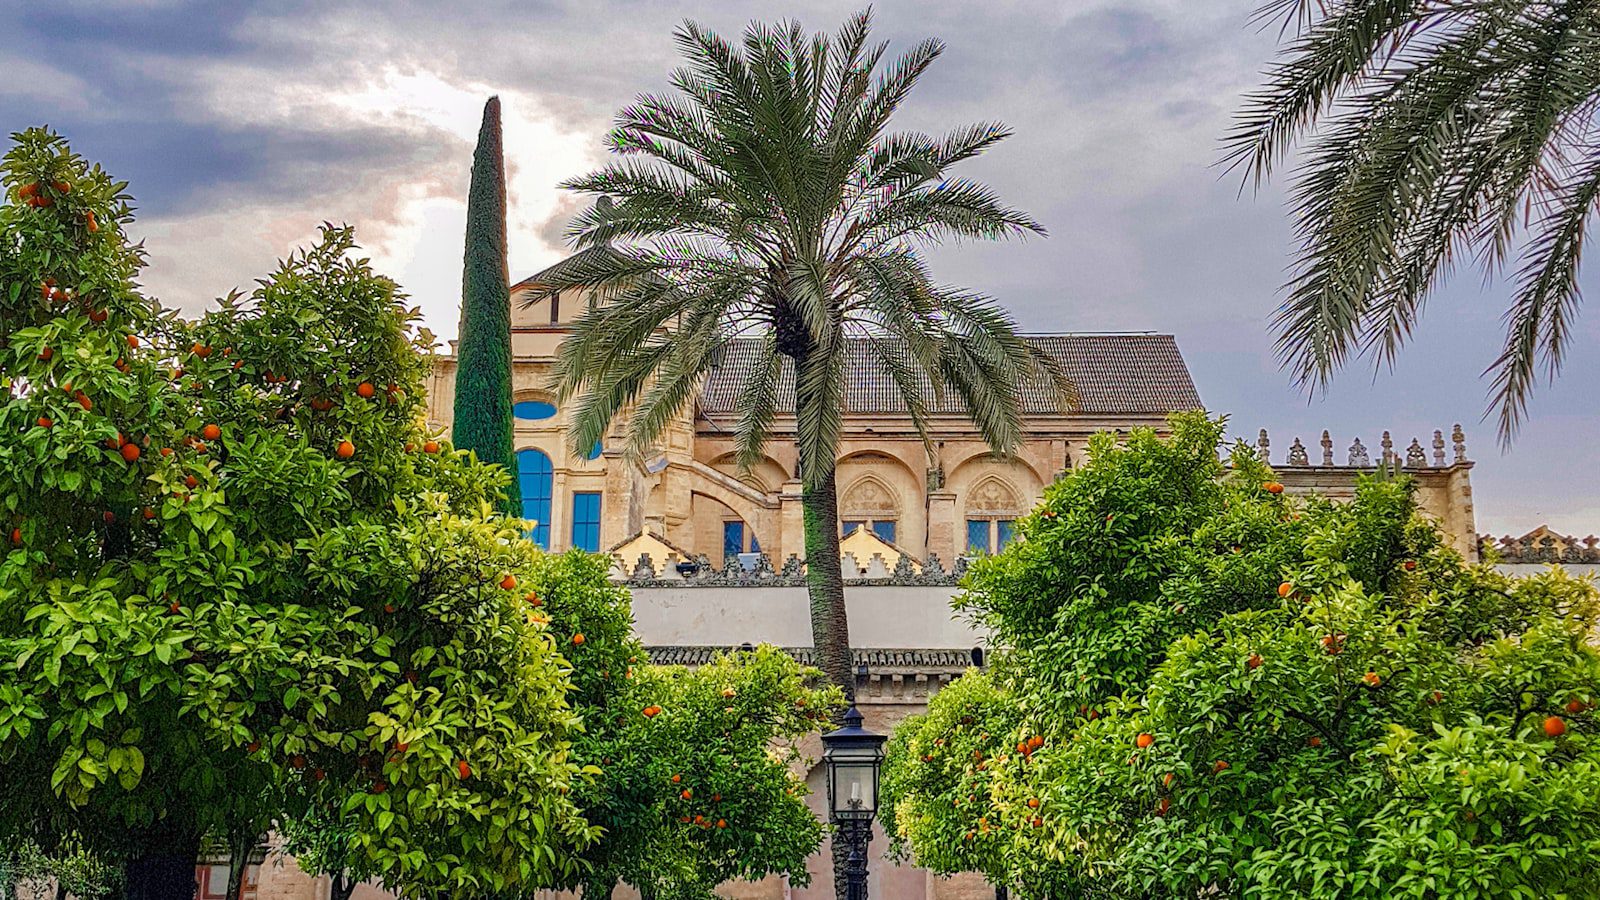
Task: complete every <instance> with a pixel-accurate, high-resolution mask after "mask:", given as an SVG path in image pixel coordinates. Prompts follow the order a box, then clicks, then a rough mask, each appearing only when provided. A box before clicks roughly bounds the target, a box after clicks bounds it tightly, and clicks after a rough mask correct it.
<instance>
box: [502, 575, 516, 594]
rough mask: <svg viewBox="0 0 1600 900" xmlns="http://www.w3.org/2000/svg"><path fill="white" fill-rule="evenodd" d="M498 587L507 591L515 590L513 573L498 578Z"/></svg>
mask: <svg viewBox="0 0 1600 900" xmlns="http://www.w3.org/2000/svg"><path fill="white" fill-rule="evenodd" d="M500 587H501V589H503V590H507V591H514V590H516V589H517V576H515V575H507V576H506V577H504V578H502V579H500Z"/></svg>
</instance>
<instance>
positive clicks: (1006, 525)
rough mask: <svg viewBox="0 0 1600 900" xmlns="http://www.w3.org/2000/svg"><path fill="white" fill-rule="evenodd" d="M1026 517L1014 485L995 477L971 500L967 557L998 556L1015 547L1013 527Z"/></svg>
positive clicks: (975, 491) (981, 485)
mask: <svg viewBox="0 0 1600 900" xmlns="http://www.w3.org/2000/svg"><path fill="white" fill-rule="evenodd" d="M1021 515H1022V500H1021V498H1019V497H1018V496H1017V491H1016V489H1015V488H1013V487H1012V486H1011V485H1009V484H1007V483H1006V482H1004V481H1002V480H1000V479H999V478H997V477H995V476H993V475H991V476H989V477H988V478H985V479H983V480H982V481H980V482H978V484H977V485H975V486H974V487H973V488H972V490H971V492H970V493H969V494H968V496H967V553H968V554H969V555H973V556H981V555H985V554H989V553H998V552H1000V551H1001V550H1004V549H1005V546H1006V544H1009V543H1011V536H1012V524H1013V523H1014V522H1015V521H1016V519H1017V518H1018V517H1019V516H1021Z"/></svg>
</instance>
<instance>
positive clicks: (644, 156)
mask: <svg viewBox="0 0 1600 900" xmlns="http://www.w3.org/2000/svg"><path fill="white" fill-rule="evenodd" d="M870 24H871V23H870V16H869V15H868V14H867V13H861V14H858V15H856V16H854V17H853V18H851V19H850V20H849V21H848V22H847V23H845V25H844V26H843V28H841V29H840V31H839V32H838V33H837V34H835V35H831V36H830V35H823V34H816V35H810V34H807V33H806V32H805V31H804V30H803V29H802V28H801V27H800V26H799V25H798V24H793V23H786V24H782V25H778V26H768V25H763V24H752V25H751V26H749V28H748V29H747V30H746V32H745V34H744V38H743V41H742V42H741V43H740V44H737V45H735V44H731V43H729V42H727V41H725V40H724V39H722V38H720V37H718V36H717V35H715V34H713V33H712V32H710V31H707V30H706V29H704V28H702V27H701V26H699V25H696V24H694V23H686V24H685V25H683V26H682V27H681V28H679V29H678V31H677V32H676V38H677V43H678V46H679V48H680V49H681V51H682V53H683V56H684V58H685V59H684V65H683V66H682V67H681V68H679V69H678V70H677V71H675V72H674V73H673V76H672V86H673V88H674V89H675V90H674V92H672V93H670V94H660V95H655V94H647V95H643V96H641V97H639V98H638V99H637V100H636V101H635V102H634V103H633V104H632V105H630V106H628V107H626V108H624V109H623V110H622V111H621V112H620V113H619V114H618V116H617V122H616V127H615V128H614V130H613V131H612V133H611V138H610V140H611V147H612V150H613V151H614V152H615V153H616V154H617V155H618V156H619V157H620V158H619V159H618V160H617V161H615V162H613V163H612V164H610V165H608V166H606V167H605V168H602V169H600V170H599V171H596V172H593V173H591V174H589V175H586V176H583V177H581V178H576V179H574V180H572V181H570V182H568V183H567V184H566V185H565V186H566V187H567V188H570V189H572V190H576V191H581V192H585V193H589V194H594V195H603V196H609V197H613V198H615V199H616V202H615V204H614V205H613V204H597V205H596V207H595V208H594V209H593V210H591V211H589V212H587V213H584V214H581V215H580V216H579V217H578V218H577V219H576V220H575V221H574V222H573V225H572V233H573V236H574V238H575V239H576V243H577V245H578V246H579V247H582V248H585V249H588V250H591V251H593V252H584V253H580V254H579V255H577V256H575V257H573V258H572V259H571V260H569V263H570V264H568V265H563V266H560V267H558V268H557V270H556V271H555V272H554V273H551V277H549V278H547V279H546V284H545V289H546V290H547V291H560V290H567V289H576V290H583V291H593V292H598V293H599V294H600V295H601V297H602V299H603V302H598V303H596V304H595V305H594V306H593V307H592V308H591V309H590V310H589V311H588V312H587V313H586V314H584V315H583V316H582V317H581V318H580V319H579V320H578V321H577V322H576V323H575V324H574V325H573V331H572V334H571V336H570V337H569V338H568V339H567V340H566V341H565V342H564V343H563V344H562V347H561V351H560V356H559V362H558V371H559V376H560V380H561V388H560V391H561V396H562V398H563V399H568V398H573V397H576V398H578V404H577V409H576V413H575V417H574V421H573V424H572V428H571V434H570V438H571V441H572V444H573V447H574V448H587V447H591V446H593V445H594V443H595V441H597V440H599V439H600V438H601V437H602V436H603V434H604V432H605V431H606V429H607V428H608V427H609V425H610V423H611V422H612V420H613V419H615V418H618V417H619V416H620V415H622V414H623V413H624V412H626V425H625V429H626V435H627V443H628V447H629V448H630V450H632V451H634V452H638V453H642V452H644V451H646V450H648V449H649V448H650V447H651V446H652V445H653V444H654V442H655V440H656V439H657V438H658V436H659V435H660V433H661V431H662V429H663V428H664V427H665V426H667V425H668V424H669V423H670V422H672V421H673V420H674V419H675V418H677V417H678V416H680V415H681V414H682V413H683V412H684V411H685V409H687V408H688V406H689V404H691V403H692V402H693V401H694V399H695V397H696V396H697V393H698V390H699V387H700V385H701V384H702V382H703V379H704V377H705V375H706V374H707V372H708V371H709V370H711V369H712V368H713V367H715V366H716V365H718V363H719V360H720V359H721V351H722V350H723V348H724V347H725V346H726V345H727V343H728V342H729V341H730V340H732V339H734V338H736V337H742V338H754V339H756V342H757V344H758V346H759V352H758V353H757V355H756V358H755V361H754V363H753V364H752V365H751V367H750V369H749V372H748V379H747V381H746V383H745V384H744V387H743V389H742V394H741V396H740V398H739V403H738V410H739V415H738V422H737V424H736V428H735V431H736V441H737V447H738V453H737V456H738V460H739V463H740V465H742V466H749V465H752V464H754V463H755V462H757V461H758V460H759V459H761V457H762V454H763V452H764V448H765V446H766V444H767V443H768V442H769V441H771V440H773V439H774V438H775V436H776V432H777V431H778V426H779V424H780V417H781V419H782V424H783V429H784V430H787V427H788V426H787V416H788V414H789V413H790V411H791V409H792V413H793V416H794V420H793V421H794V425H793V428H794V433H793V439H794V441H795V442H796V445H797V450H798V453H797V456H798V460H799V468H800V479H801V481H802V483H803V485H804V496H803V507H804V518H805V557H806V560H807V578H808V581H809V584H810V599H811V623H812V632H813V640H814V641H815V645H816V650H817V659H818V663H819V665H820V667H821V668H822V670H823V671H824V672H825V673H826V674H827V676H828V678H829V679H830V680H832V681H834V682H835V683H837V684H839V685H841V686H842V687H843V688H844V689H845V691H846V692H847V693H850V694H853V688H854V675H853V672H852V665H851V654H850V638H849V630H848V625H847V620H846V616H845V605H844V584H843V580H842V578H841V575H840V569H839V517H838V503H837V491H836V482H835V469H836V462H837V458H838V450H839V442H840V434H841V430H842V422H843V413H844V399H845V396H844V395H845V385H846V378H847V368H848V367H849V366H850V365H851V361H852V359H854V360H855V362H856V364H857V365H859V364H862V363H863V362H865V363H866V364H868V365H872V366H875V367H877V368H879V369H881V371H882V372H884V373H886V374H887V376H888V377H889V379H890V380H891V381H892V382H893V383H894V385H895V387H896V389H897V391H898V394H899V396H900V398H901V399H902V400H903V402H904V405H905V408H906V410H907V411H908V413H909V415H910V418H911V421H912V422H913V423H914V425H915V427H916V428H917V429H918V431H919V433H920V434H921V435H922V436H923V439H924V441H929V438H928V431H927V416H928V410H929V409H930V408H936V404H937V402H938V400H939V398H940V397H941V396H942V395H944V394H945V393H947V392H954V393H955V395H957V396H958V397H959V399H960V400H961V401H962V405H963V406H964V407H965V409H966V410H967V414H968V415H969V416H970V418H971V419H972V421H973V422H974V423H975V424H976V425H977V426H978V428H979V429H980V431H981V433H982V434H983V435H984V437H985V439H986V440H987V441H988V442H989V444H990V445H991V446H992V447H993V448H994V449H995V450H996V451H997V452H1001V453H1005V452H1009V451H1011V450H1013V449H1014V448H1016V446H1017V445H1018V443H1019V441H1020V439H1021V435H1022V426H1021V421H1020V418H1021V416H1020V404H1019V400H1018V395H1019V388H1020V386H1021V385H1023V384H1025V383H1028V382H1030V380H1037V381H1038V382H1042V383H1045V384H1049V385H1051V386H1052V387H1053V388H1054V389H1055V390H1056V392H1057V393H1058V394H1059V395H1060V397H1061V399H1062V403H1063V404H1064V405H1065V404H1068V403H1070V402H1071V398H1072V389H1071V386H1070V384H1068V383H1067V381H1066V379H1065V378H1064V377H1063V375H1062V374H1061V371H1060V369H1059V367H1058V366H1057V365H1056V364H1055V362H1054V361H1053V360H1052V359H1051V358H1050V357H1048V356H1046V355H1045V354H1044V353H1042V352H1041V351H1039V350H1038V349H1036V348H1035V347H1033V346H1031V345H1030V344H1029V343H1028V342H1027V341H1025V340H1024V339H1023V338H1022V337H1020V336H1019V335H1018V334H1017V331H1016V328H1015V325H1014V323H1013V321H1012V319H1011V317H1010V316H1009V315H1008V314H1007V313H1006V312H1005V311H1004V310H1002V309H1001V308H1000V307H999V306H997V305H996V304H995V303H993V302H992V301H991V300H989V299H988V298H986V297H983V296H980V295H978V294H975V293H973V292H971V291H968V290H963V289H960V288H952V287H949V286H945V285H941V284H938V283H936V282H935V281H934V280H933V278H932V276H931V274H930V273H929V271H928V268H927V266H926V264H925V262H924V260H923V258H922V255H921V253H920V250H921V248H922V247H924V246H926V245H927V244H929V243H932V242H937V241H939V240H944V239H951V238H956V239H960V238H969V239H980V238H981V239H997V238H1004V237H1010V236H1019V235H1023V234H1025V233H1028V232H1037V233H1043V229H1042V228H1041V227H1040V226H1039V224H1038V223H1037V222H1035V221H1034V220H1033V219H1032V218H1030V217H1029V216H1028V215H1026V214H1025V213H1022V212H1020V211H1018V210H1016V209H1013V208H1011V207H1008V206H1006V205H1005V204H1003V203H1001V201H1000V200H999V198H998V197H996V196H995V194H994V192H993V191H991V190H990V189H989V188H987V187H985V186H984V185H982V184H979V183H977V182H974V181H971V180H967V179H963V178H959V177H953V176H951V175H950V174H949V172H950V169H951V167H953V166H955V165H956V164H957V163H960V162H962V161H963V160H967V159H970V158H972V157H974V156H977V155H978V154H980V153H982V152H983V151H985V150H987V149H988V148H990V147H992V146H994V145H995V144H996V143H998V142H999V141H1001V140H1002V139H1004V138H1005V137H1006V136H1007V135H1008V134H1009V132H1008V130H1007V129H1006V128H1005V127H1004V126H1002V125H999V124H993V123H985V124H978V125H971V126H967V127H964V128H959V129H957V130H955V131H952V132H951V133H949V134H947V135H945V136H943V137H937V138H936V137H931V136H928V135H924V134H919V133H910V132H902V133H896V132H891V131H889V130H888V126H889V122H890V120H891V118H892V117H893V116H894V113H895V111H896V110H897V109H898V108H899V107H900V105H901V103H902V102H903V101H904V100H905V99H906V97H907V95H908V94H909V92H910V91H911V89H912V87H913V86H914V85H915V84H916V83H917V80H918V79H919V78H920V77H921V76H922V74H923V73H924V72H925V71H927V68H928V66H929V65H930V64H931V63H932V62H933V61H934V60H935V59H936V58H937V57H938V56H939V54H940V53H941V51H942V49H943V45H942V44H940V43H939V42H938V41H935V40H925V41H923V42H921V43H919V44H917V45H916V46H915V47H914V48H912V49H911V50H910V51H909V52H907V53H905V54H904V55H902V56H899V57H897V58H894V59H892V60H890V61H887V62H886V61H885V54H886V47H885V46H884V45H883V44H874V43H869V37H868V34H869V30H870ZM791 404H792V407H791ZM930 448H931V442H930Z"/></svg>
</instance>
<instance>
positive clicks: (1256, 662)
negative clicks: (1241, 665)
mask: <svg viewBox="0 0 1600 900" xmlns="http://www.w3.org/2000/svg"><path fill="white" fill-rule="evenodd" d="M1245 665H1247V666H1249V667H1250V668H1252V669H1259V668H1261V654H1259V653H1252V654H1250V659H1249V660H1248V661H1247V662H1246V663H1245Z"/></svg>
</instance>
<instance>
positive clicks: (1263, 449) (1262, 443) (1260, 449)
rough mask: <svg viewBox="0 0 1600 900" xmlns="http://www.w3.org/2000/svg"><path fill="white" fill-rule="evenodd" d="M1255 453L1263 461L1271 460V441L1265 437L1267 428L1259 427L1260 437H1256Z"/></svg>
mask: <svg viewBox="0 0 1600 900" xmlns="http://www.w3.org/2000/svg"><path fill="white" fill-rule="evenodd" d="M1256 455H1257V456H1259V457H1261V461H1262V462H1264V463H1270V462H1272V441H1270V440H1268V439H1267V430H1266V429H1265V428H1263V429H1261V435H1260V437H1257V438H1256Z"/></svg>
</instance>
